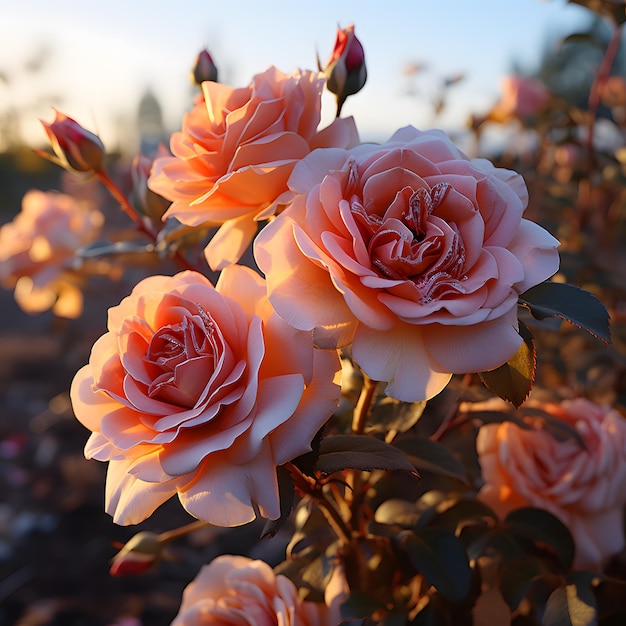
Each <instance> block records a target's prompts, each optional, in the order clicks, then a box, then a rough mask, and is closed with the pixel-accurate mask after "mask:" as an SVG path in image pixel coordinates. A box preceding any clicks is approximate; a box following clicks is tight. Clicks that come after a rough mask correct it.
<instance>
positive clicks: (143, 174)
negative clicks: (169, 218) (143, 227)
mask: <svg viewBox="0 0 626 626" xmlns="http://www.w3.org/2000/svg"><path fill="white" fill-rule="evenodd" d="M166 152H167V151H166V150H165V149H163V150H162V151H159V154H158V156H163V154H162V153H166ZM152 163H153V160H152V159H151V158H150V157H147V156H146V155H145V154H141V153H139V154H137V155H135V157H134V158H133V160H132V163H131V165H130V173H131V177H132V181H133V197H134V203H133V204H134V205H135V209H137V211H138V212H139V213H141V214H143V215H146V216H147V217H149V218H150V219H151V220H153V221H155V222H160V221H161V218H162V217H163V214H164V213H165V211H167V209H168V208H169V206H170V204H172V203H171V202H170V201H169V200H166V199H165V198H164V197H163V196H160V195H159V194H158V193H156V192H154V191H152V189H150V187H148V178H150V170H151V169H152Z"/></svg>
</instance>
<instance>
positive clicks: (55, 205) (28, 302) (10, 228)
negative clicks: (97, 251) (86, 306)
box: [0, 190, 104, 318]
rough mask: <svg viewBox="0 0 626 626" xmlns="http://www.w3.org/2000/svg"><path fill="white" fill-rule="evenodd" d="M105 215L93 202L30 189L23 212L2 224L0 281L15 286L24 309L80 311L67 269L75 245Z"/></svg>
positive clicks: (90, 235) (92, 235) (89, 236)
mask: <svg viewBox="0 0 626 626" xmlns="http://www.w3.org/2000/svg"><path fill="white" fill-rule="evenodd" d="M103 221H104V217H103V215H102V213H100V211H98V210H97V209H95V208H94V206H93V203H90V202H80V201H77V200H76V199H74V198H73V197H72V196H68V195H66V194H63V193H59V192H54V191H48V192H44V191H37V190H31V191H29V192H28V193H26V194H25V196H24V198H23V200H22V210H21V212H20V213H18V215H17V216H16V217H15V219H13V221H11V222H9V223H7V224H5V225H4V226H2V228H0V283H1V284H2V285H3V286H5V287H7V288H9V289H13V288H14V289H15V292H14V295H15V300H16V301H17V303H18V304H19V306H20V307H21V308H22V309H23V310H24V311H26V312H27V313H33V314H34V313H41V312H43V311H47V310H48V309H50V308H52V310H53V311H54V313H55V314H56V315H59V316H61V317H71V318H73V317H78V316H79V315H80V314H81V312H82V310H83V296H82V292H81V290H80V289H79V287H78V285H77V284H76V280H73V278H72V275H71V271H72V270H73V268H74V265H75V254H76V250H77V249H78V248H80V247H81V246H83V245H86V244H88V243H91V242H92V241H94V240H95V239H96V238H97V237H98V234H99V233H100V229H101V227H102V223H103Z"/></svg>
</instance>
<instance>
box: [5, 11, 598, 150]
mask: <svg viewBox="0 0 626 626" xmlns="http://www.w3.org/2000/svg"><path fill="white" fill-rule="evenodd" d="M588 15H589V13H588V11H586V9H584V8H582V7H579V6H577V5H572V4H567V3H566V1H565V0H437V1H433V0H359V1H357V0H315V2H304V1H297V0H291V1H288V0H284V1H282V2H278V1H277V0H265V1H263V2H260V1H259V0H238V1H237V2H233V1H232V0H231V1H227V2H223V1H221V2H217V1H213V0H107V1H106V2H98V3H95V2H84V1H83V0H56V1H55V2H50V0H20V2H15V1H13V0H0V114H2V113H3V111H6V110H7V109H8V108H9V107H12V108H16V109H18V110H19V112H20V125H21V126H20V128H21V132H22V135H23V136H24V137H25V138H26V140H27V141H28V142H29V143H33V144H37V143H43V142H44V139H45V135H44V133H43V130H42V128H41V125H40V124H39V121H38V120H39V119H40V118H41V119H44V120H45V121H52V119H53V117H54V112H53V110H52V107H53V106H55V107H57V108H58V109H60V110H62V111H63V112H64V113H66V114H67V115H70V116H71V117H74V118H75V119H77V120H78V121H79V122H80V123H81V124H82V125H83V126H85V127H86V128H88V129H89V130H92V131H95V132H98V133H99V134H100V135H101V137H102V139H103V140H104V142H105V145H107V146H110V147H112V148H117V147H119V146H120V145H122V146H125V145H127V144H129V143H132V133H133V131H132V128H131V122H129V119H130V120H131V121H132V119H133V118H134V116H136V111H137V107H138V103H139V99H140V97H141V95H142V93H144V92H145V90H146V89H150V90H152V92H153V93H154V94H155V95H156V96H157V98H158V100H159V101H160V103H161V106H162V109H163V113H164V118H165V122H166V124H167V126H168V127H169V128H170V130H176V129H178V128H180V124H181V120H182V114H183V112H184V111H185V110H187V109H188V108H189V107H190V103H191V100H192V97H193V94H194V89H193V86H192V84H191V82H190V78H189V76H190V70H191V67H192V66H193V62H194V60H195V57H196V55H197V53H198V52H199V51H200V50H201V49H202V48H207V49H208V50H209V51H210V53H211V55H212V56H213V58H214V60H215V63H216V65H217V66H218V69H219V70H220V81H221V82H226V83H229V84H232V85H234V86H243V85H246V84H248V83H249V82H250V79H251V78H252V76H253V75H254V74H256V73H259V72H262V71H264V70H265V69H266V68H267V67H268V66H269V65H276V66H277V67H278V68H280V69H281V70H283V71H285V72H290V71H292V70H294V69H296V68H298V67H300V68H302V69H315V67H316V52H317V53H319V56H320V58H321V60H322V62H325V61H326V59H327V58H328V56H329V54H330V52H331V50H332V48H333V44H334V40H335V33H336V29H337V26H338V25H340V26H342V27H345V26H347V25H348V24H351V23H354V24H355V32H356V35H357V37H358V38H359V39H360V41H361V42H362V44H363V46H364V49H365V55H366V63H367V68H368V80H367V83H366V85H365V87H364V89H363V90H362V91H361V92H360V93H359V94H357V95H355V96H353V97H351V98H349V99H348V101H347V103H346V104H345V106H344V109H343V115H344V116H347V115H353V116H354V117H355V119H356V122H357V126H358V128H359V130H360V133H361V137H362V139H365V140H375V141H384V140H385V139H386V138H388V137H389V136H390V135H391V134H392V133H393V132H394V130H396V129H397V128H400V127H402V126H405V125H407V124H412V125H414V126H416V127H418V128H426V127H433V126H438V127H443V128H445V129H448V130H454V129H455V128H461V127H463V125H464V123H465V121H466V120H467V118H468V116H469V114H470V113H477V114H480V113H485V112H486V111H487V110H488V109H489V108H490V106H491V105H492V104H493V103H494V102H495V101H496V100H497V98H498V95H499V87H500V80H501V78H502V77H503V76H504V75H506V74H508V73H511V70H512V68H513V66H514V63H517V64H518V65H521V66H522V68H524V69H526V70H532V69H533V68H534V67H535V66H536V64H537V62H538V60H539V58H540V55H541V52H542V50H543V49H544V47H545V45H546V42H547V41H548V40H550V39H552V40H554V39H555V38H556V37H558V36H563V35H566V34H569V33H571V32H575V31H576V29H577V28H578V27H580V26H581V24H583V23H584V20H585V18H587V17H588ZM37 56H40V57H43V58H44V59H45V63H44V64H43V66H42V67H41V69H40V70H39V71H28V70H26V69H25V67H26V66H28V64H29V63H30V64H31V65H32V61H33V59H35V58H37ZM409 64H419V65H420V66H422V67H423V68H424V69H423V70H422V71H421V72H420V73H419V74H417V75H414V76H413V77H412V78H411V77H408V76H407V75H406V74H405V71H404V70H405V68H406V67H407V66H408V65H409ZM459 74H463V76H464V79H463V80H462V81H461V82H459V83H457V84H455V85H454V86H452V87H450V88H449V89H448V92H447V93H448V97H447V103H446V108H445V109H444V111H443V113H442V115H440V116H439V117H435V116H434V114H433V108H432V100H433V98H434V97H435V96H436V94H437V92H438V89H439V85H440V84H441V82H442V81H443V80H445V79H446V78H450V77H452V76H456V75H459ZM7 81H8V82H7ZM333 115H334V102H333V99H332V96H330V94H328V95H326V96H325V97H324V100H323V120H324V121H330V120H331V119H332V117H333Z"/></svg>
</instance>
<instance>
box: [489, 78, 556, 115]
mask: <svg viewBox="0 0 626 626" xmlns="http://www.w3.org/2000/svg"><path fill="white" fill-rule="evenodd" d="M549 100H550V91H549V90H548V88H547V87H546V86H545V85H544V84H543V83H542V82H541V81H540V80H537V79H535V78H528V77H525V76H505V77H504V78H503V79H502V97H501V98H500V100H499V101H498V102H497V103H496V105H495V106H494V107H493V109H491V111H490V112H489V115H488V119H490V120H492V121H494V122H507V121H509V120H512V119H521V120H524V119H525V118H527V117H531V116H533V115H537V113H539V112H540V111H541V110H542V109H543V108H544V107H545V106H546V104H547V103H548V101H549Z"/></svg>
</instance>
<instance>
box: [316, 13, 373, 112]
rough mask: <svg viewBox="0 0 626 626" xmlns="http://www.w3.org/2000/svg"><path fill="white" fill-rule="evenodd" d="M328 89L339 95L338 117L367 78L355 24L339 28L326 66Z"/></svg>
mask: <svg viewBox="0 0 626 626" xmlns="http://www.w3.org/2000/svg"><path fill="white" fill-rule="evenodd" d="M323 71H324V74H325V75H326V80H327V83H326V84H327V87H328V90H329V91H331V92H332V93H334V94H335V95H336V96H337V117H339V115H340V114H341V107H342V106H343V103H344V102H345V101H346V98H347V97H348V96H351V95H352V94H355V93H357V91H360V90H361V88H362V87H363V85H365V80H366V79H367V70H366V68H365V53H364V51H363V46H362V45H361V42H360V41H359V40H358V39H357V38H356V35H355V34H354V24H350V26H348V27H347V28H344V29H343V30H342V29H341V28H337V39H336V40H335V48H334V50H333V53H332V54H331V55H330V58H329V59H328V62H327V63H326V67H325V68H324V70H323Z"/></svg>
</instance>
